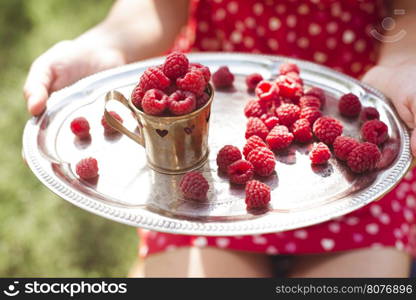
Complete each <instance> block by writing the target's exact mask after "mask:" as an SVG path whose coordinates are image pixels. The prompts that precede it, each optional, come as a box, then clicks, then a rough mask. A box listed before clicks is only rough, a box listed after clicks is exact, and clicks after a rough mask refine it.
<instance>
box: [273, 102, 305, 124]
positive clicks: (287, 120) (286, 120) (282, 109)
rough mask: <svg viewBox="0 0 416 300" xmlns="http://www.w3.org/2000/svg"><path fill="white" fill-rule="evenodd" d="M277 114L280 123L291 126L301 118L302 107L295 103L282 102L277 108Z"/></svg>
mask: <svg viewBox="0 0 416 300" xmlns="http://www.w3.org/2000/svg"><path fill="white" fill-rule="evenodd" d="M276 115H277V117H278V118H279V123H280V124H282V125H285V126H290V125H292V124H293V123H295V121H296V120H297V119H299V116H300V108H299V106H297V105H295V104H282V105H280V106H279V107H278V108H277V109H276Z"/></svg>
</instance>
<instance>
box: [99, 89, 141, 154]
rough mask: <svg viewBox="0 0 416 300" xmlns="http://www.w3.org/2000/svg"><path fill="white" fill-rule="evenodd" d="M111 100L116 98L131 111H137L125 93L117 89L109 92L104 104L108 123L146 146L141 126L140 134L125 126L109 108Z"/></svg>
mask: <svg viewBox="0 0 416 300" xmlns="http://www.w3.org/2000/svg"><path fill="white" fill-rule="evenodd" d="M111 100H116V101H118V102H120V103H121V104H123V105H124V106H125V107H127V108H128V109H129V110H130V111H131V112H133V113H135V112H134V111H133V109H132V108H131V107H130V104H129V101H128V100H127V99H126V97H124V95H123V94H122V93H120V92H117V91H115V90H113V91H110V92H108V93H107V94H106V95H105V104H104V118H105V120H106V121H107V123H108V124H109V125H110V126H111V127H113V128H114V129H115V130H117V131H118V132H120V133H122V134H125V135H127V136H128V137H129V138H131V139H132V140H133V141H135V142H136V143H138V144H140V145H142V146H143V147H144V139H143V135H142V132H141V128H139V127H138V128H139V131H140V133H139V134H135V133H133V132H131V131H130V130H128V129H127V128H126V127H124V126H123V124H122V123H121V122H120V121H119V120H117V119H115V118H114V117H113V116H112V115H111V114H110V113H109V112H108V110H107V104H108V102H110V101H111Z"/></svg>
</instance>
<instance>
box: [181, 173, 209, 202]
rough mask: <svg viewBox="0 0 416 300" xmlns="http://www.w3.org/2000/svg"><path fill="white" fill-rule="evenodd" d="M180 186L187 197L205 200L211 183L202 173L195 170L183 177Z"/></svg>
mask: <svg viewBox="0 0 416 300" xmlns="http://www.w3.org/2000/svg"><path fill="white" fill-rule="evenodd" d="M179 187H180V189H181V191H182V194H183V196H184V197H185V198H188V199H192V200H200V201H203V200H206V198H207V193H208V189H209V184H208V181H207V180H206V179H205V177H204V176H203V175H202V174H201V173H199V172H196V171H193V172H189V173H186V174H185V175H184V176H183V177H182V180H181V182H180V183H179Z"/></svg>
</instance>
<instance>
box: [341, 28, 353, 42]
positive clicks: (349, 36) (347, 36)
mask: <svg viewBox="0 0 416 300" xmlns="http://www.w3.org/2000/svg"><path fill="white" fill-rule="evenodd" d="M354 40H355V33H354V32H353V31H352V30H345V31H344V34H343V35H342V41H343V42H344V43H345V44H351V43H352V42H353V41H354Z"/></svg>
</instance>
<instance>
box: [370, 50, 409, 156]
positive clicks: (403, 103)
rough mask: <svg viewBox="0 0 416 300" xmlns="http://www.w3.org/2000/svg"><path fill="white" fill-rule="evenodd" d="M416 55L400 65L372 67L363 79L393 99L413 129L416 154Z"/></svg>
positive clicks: (398, 110)
mask: <svg viewBox="0 0 416 300" xmlns="http://www.w3.org/2000/svg"><path fill="white" fill-rule="evenodd" d="M415 78H416V57H415V58H411V59H407V60H406V61H403V62H401V63H400V64H398V65H394V66H393V65H389V66H383V65H378V66H375V67H373V68H372V69H370V70H369V71H368V72H367V73H366V74H365V75H364V77H363V81H364V82H365V83H367V84H369V85H371V86H373V87H375V88H377V89H379V90H380V91H382V92H383V93H384V94H385V95H386V96H387V97H389V98H390V99H391V101H392V102H393V104H394V106H395V107H396V110H397V112H398V114H399V116H400V117H401V119H402V120H403V121H404V122H405V123H406V125H407V126H408V127H409V128H410V129H412V130H413V132H412V136H411V147H412V153H413V156H416V129H415V128H416V84H415Z"/></svg>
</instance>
